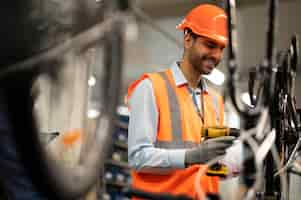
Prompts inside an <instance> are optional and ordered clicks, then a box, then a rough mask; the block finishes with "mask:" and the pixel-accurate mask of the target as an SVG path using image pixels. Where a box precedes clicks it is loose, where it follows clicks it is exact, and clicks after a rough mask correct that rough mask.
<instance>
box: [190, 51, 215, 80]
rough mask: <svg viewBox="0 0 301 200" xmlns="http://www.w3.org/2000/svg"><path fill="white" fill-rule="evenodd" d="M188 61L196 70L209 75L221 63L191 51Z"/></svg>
mask: <svg viewBox="0 0 301 200" xmlns="http://www.w3.org/2000/svg"><path fill="white" fill-rule="evenodd" d="M188 59H189V62H190V64H191V65H192V67H193V68H194V70H196V71H197V72H199V73H200V74H205V75H208V74H210V73H211V72H212V70H213V69H214V68H215V67H216V66H217V65H218V64H219V61H218V60H216V59H215V58H213V57H211V56H208V55H205V54H204V55H200V54H199V53H196V52H195V51H193V49H191V51H190V52H189V55H188Z"/></svg>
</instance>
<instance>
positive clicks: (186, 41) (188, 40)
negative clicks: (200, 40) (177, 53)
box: [184, 33, 193, 49]
mask: <svg viewBox="0 0 301 200" xmlns="http://www.w3.org/2000/svg"><path fill="white" fill-rule="evenodd" d="M192 44H193V38H192V36H191V35H190V34H189V33H186V34H185V35H184V48H185V49H188V48H190V47H191V46H192Z"/></svg>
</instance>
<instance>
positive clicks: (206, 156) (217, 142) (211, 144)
mask: <svg viewBox="0 0 301 200" xmlns="http://www.w3.org/2000/svg"><path fill="white" fill-rule="evenodd" d="M234 139H235V137H233V136H224V137H218V138H214V139H208V140H205V141H204V142H202V143H201V144H200V146H198V147H195V148H193V149H190V150H187V151H186V153H185V165H186V166H189V165H193V164H205V163H206V162H208V161H209V160H211V159H214V158H215V157H217V156H221V155H224V154H225V153H226V149H227V148H228V147H230V146H231V145H232V144H233V141H234Z"/></svg>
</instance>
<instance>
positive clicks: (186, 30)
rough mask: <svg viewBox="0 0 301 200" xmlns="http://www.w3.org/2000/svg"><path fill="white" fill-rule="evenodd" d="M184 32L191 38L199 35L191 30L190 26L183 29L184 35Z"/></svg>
mask: <svg viewBox="0 0 301 200" xmlns="http://www.w3.org/2000/svg"><path fill="white" fill-rule="evenodd" d="M186 34H189V35H190V36H191V37H192V38H193V39H196V38H198V37H200V36H199V35H197V34H195V33H194V32H192V30H191V29H190V28H185V29H184V35H186Z"/></svg>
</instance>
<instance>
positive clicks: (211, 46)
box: [205, 41, 218, 49]
mask: <svg viewBox="0 0 301 200" xmlns="http://www.w3.org/2000/svg"><path fill="white" fill-rule="evenodd" d="M205 44H206V46H207V47H208V48H209V49H214V48H217V47H218V45H217V44H216V43H215V42H212V41H206V43H205Z"/></svg>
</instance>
